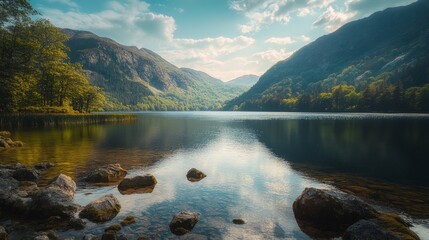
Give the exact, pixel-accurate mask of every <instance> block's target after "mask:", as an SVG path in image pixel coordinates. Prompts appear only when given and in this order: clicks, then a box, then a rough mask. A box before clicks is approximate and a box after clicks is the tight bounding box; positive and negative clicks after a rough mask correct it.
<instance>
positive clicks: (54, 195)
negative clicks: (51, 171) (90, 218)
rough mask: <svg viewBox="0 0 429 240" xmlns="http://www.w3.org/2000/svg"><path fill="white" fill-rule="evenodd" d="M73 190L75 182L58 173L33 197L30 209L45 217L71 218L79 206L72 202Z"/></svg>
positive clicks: (74, 189)
mask: <svg viewBox="0 0 429 240" xmlns="http://www.w3.org/2000/svg"><path fill="white" fill-rule="evenodd" d="M75 191H76V183H75V182H74V181H73V180H72V179H71V178H70V177H68V176H66V175H64V174H60V175H58V176H57V177H55V178H53V179H52V180H51V181H50V184H49V185H48V186H47V187H46V188H44V189H42V190H40V191H39V192H38V193H37V194H36V195H35V196H34V197H33V206H32V210H33V211H34V212H38V213H39V214H41V216H45V217H49V216H61V217H66V218H71V217H72V216H73V215H74V213H76V212H77V210H78V208H79V206H78V205H76V204H74V203H73V196H74V193H75Z"/></svg>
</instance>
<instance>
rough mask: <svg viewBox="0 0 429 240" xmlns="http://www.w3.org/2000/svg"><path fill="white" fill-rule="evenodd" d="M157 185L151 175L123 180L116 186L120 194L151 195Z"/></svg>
mask: <svg viewBox="0 0 429 240" xmlns="http://www.w3.org/2000/svg"><path fill="white" fill-rule="evenodd" d="M156 184H157V181H156V178H155V177H154V176H153V175H151V174H146V175H144V176H137V177H133V178H125V179H124V180H122V182H121V183H119V185H118V190H119V192H121V193H122V194H132V193H151V192H152V191H153V189H154V188H155V185H156Z"/></svg>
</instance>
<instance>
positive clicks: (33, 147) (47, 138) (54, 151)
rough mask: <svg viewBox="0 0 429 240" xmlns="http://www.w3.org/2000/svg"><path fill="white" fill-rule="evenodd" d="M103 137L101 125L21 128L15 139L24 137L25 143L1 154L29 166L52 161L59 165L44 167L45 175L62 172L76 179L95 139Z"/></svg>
mask: <svg viewBox="0 0 429 240" xmlns="http://www.w3.org/2000/svg"><path fill="white" fill-rule="evenodd" d="M102 137H103V131H102V128H101V127H100V126H97V125H89V126H72V127H61V128H45V129H36V130H31V131H20V132H16V134H14V139H19V140H22V141H24V142H25V145H24V147H23V148H22V149H13V150H11V151H8V152H5V153H2V156H1V157H2V159H4V161H6V162H19V163H22V164H24V165H26V166H34V165H35V164H36V163H39V162H52V163H55V165H56V167H54V168H52V169H51V170H49V171H44V172H43V174H44V176H43V179H50V178H52V177H54V176H56V175H57V174H59V173H64V174H67V175H69V176H71V177H73V178H75V179H76V169H79V168H80V167H81V166H84V165H85V164H86V161H87V160H88V154H89V152H90V151H91V149H92V147H93V143H94V142H95V141H97V140H98V139H100V138H102Z"/></svg>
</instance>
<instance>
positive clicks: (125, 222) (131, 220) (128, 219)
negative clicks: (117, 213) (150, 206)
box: [121, 216, 136, 226]
mask: <svg viewBox="0 0 429 240" xmlns="http://www.w3.org/2000/svg"><path fill="white" fill-rule="evenodd" d="M135 222H136V217H134V216H128V217H126V218H124V219H122V221H121V225H122V226H128V225H131V224H133V223H135Z"/></svg>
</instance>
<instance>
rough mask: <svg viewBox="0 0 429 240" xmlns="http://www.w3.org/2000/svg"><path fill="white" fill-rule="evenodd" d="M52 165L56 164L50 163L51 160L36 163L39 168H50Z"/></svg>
mask: <svg viewBox="0 0 429 240" xmlns="http://www.w3.org/2000/svg"><path fill="white" fill-rule="evenodd" d="M52 167H55V164H53V163H50V162H42V163H37V164H36V165H34V168H35V169H37V170H44V169H49V168H52Z"/></svg>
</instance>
